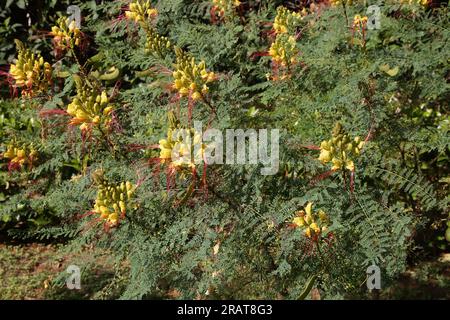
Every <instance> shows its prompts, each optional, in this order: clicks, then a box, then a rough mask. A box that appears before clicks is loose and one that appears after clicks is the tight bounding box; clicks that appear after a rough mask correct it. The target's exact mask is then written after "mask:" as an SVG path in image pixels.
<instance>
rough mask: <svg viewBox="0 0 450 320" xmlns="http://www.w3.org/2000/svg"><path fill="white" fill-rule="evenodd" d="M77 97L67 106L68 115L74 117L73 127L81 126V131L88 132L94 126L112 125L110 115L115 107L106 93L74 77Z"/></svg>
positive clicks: (71, 121)
mask: <svg viewBox="0 0 450 320" xmlns="http://www.w3.org/2000/svg"><path fill="white" fill-rule="evenodd" d="M74 79H75V83H76V87H77V96H76V97H75V98H74V99H73V100H72V102H71V103H70V104H69V105H68V106H67V113H68V114H69V115H70V116H72V119H71V120H70V124H71V125H80V129H81V130H87V129H89V128H90V127H92V126H97V125H101V124H103V125H105V126H108V125H109V123H110V120H111V119H110V114H111V112H112V111H113V105H112V104H111V103H110V102H109V98H108V96H107V95H106V91H101V92H100V90H98V89H94V87H93V86H91V85H89V84H88V82H87V79H86V81H82V80H81V78H80V77H78V76H76V75H75V76H74Z"/></svg>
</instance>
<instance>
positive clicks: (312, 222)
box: [292, 202, 329, 238]
mask: <svg viewBox="0 0 450 320" xmlns="http://www.w3.org/2000/svg"><path fill="white" fill-rule="evenodd" d="M292 224H293V225H294V226H295V227H297V228H303V229H305V230H304V231H305V236H307V237H308V238H318V237H319V236H320V235H321V233H322V232H325V231H326V230H327V227H328V225H329V218H328V215H327V214H326V213H325V212H324V211H323V210H319V211H317V213H316V212H313V211H312V202H308V203H307V205H306V206H305V210H300V211H297V212H296V217H294V219H293V220H292Z"/></svg>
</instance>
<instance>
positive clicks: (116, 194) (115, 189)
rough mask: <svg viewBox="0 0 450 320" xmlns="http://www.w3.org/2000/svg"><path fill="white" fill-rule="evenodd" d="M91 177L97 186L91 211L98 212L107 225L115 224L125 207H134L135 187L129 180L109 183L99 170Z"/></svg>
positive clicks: (122, 215) (125, 209) (123, 212)
mask: <svg viewBox="0 0 450 320" xmlns="http://www.w3.org/2000/svg"><path fill="white" fill-rule="evenodd" d="M93 179H94V181H95V183H96V184H97V186H98V190H97V198H96V199H95V204H94V208H93V212H95V213H97V214H99V215H100V218H101V219H103V220H105V223H106V224H108V225H109V226H117V225H118V224H119V222H120V219H122V218H123V217H124V215H125V213H126V212H127V211H128V210H127V209H131V208H135V206H133V196H134V190H135V187H134V186H133V185H132V184H131V183H130V182H129V181H127V182H121V183H119V184H111V183H109V182H108V180H107V179H106V178H105V177H104V175H103V171H101V170H97V171H95V172H94V173H93Z"/></svg>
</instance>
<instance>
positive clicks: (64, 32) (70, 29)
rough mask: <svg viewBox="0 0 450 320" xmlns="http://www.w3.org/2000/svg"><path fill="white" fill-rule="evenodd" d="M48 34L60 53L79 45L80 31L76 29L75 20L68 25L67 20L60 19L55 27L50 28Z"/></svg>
mask: <svg viewBox="0 0 450 320" xmlns="http://www.w3.org/2000/svg"><path fill="white" fill-rule="evenodd" d="M50 34H51V35H52V36H53V43H54V44H55V46H56V47H57V48H58V49H59V50H62V51H65V50H67V49H69V48H74V47H75V46H78V45H80V43H81V35H82V33H81V31H80V29H79V28H77V25H76V22H75V20H72V21H71V22H70V23H68V19H67V18H65V17H60V18H59V19H58V21H57V25H56V26H53V27H52V31H51V32H50Z"/></svg>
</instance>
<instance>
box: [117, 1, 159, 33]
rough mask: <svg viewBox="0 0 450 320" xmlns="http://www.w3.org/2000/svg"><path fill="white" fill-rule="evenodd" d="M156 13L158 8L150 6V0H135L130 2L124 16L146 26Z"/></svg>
mask: <svg viewBox="0 0 450 320" xmlns="http://www.w3.org/2000/svg"><path fill="white" fill-rule="evenodd" d="M157 14H158V10H156V9H155V8H152V6H151V1H150V0H136V1H134V2H131V3H130V5H129V6H128V10H127V11H125V17H126V18H127V19H129V20H133V21H134V22H138V23H140V24H141V26H142V27H144V28H147V27H148V26H149V22H150V21H151V19H153V18H154V17H155V16H156V15H157Z"/></svg>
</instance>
